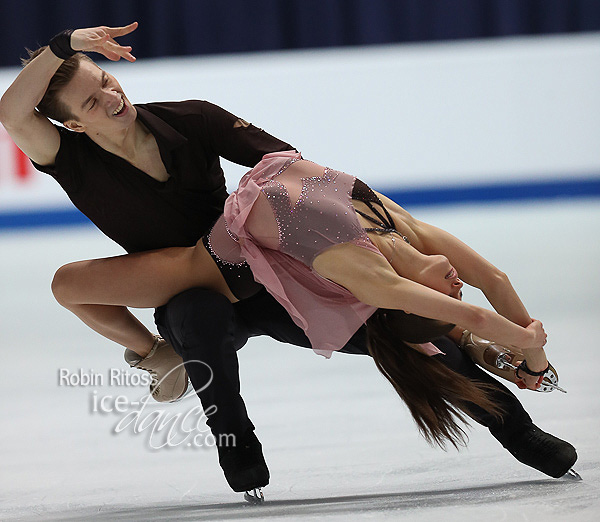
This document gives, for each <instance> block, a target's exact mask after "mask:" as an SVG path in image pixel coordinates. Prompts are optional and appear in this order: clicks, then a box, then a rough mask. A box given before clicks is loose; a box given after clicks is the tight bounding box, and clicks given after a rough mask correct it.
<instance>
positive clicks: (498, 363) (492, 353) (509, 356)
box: [483, 344, 567, 393]
mask: <svg viewBox="0 0 600 522" xmlns="http://www.w3.org/2000/svg"><path fill="white" fill-rule="evenodd" d="M513 359H514V354H513V353H511V352H510V351H508V350H507V349H506V348H504V347H502V346H498V345H496V344H490V345H489V346H488V347H487V348H486V349H485V350H484V351H483V360H484V361H485V362H486V363H487V364H489V365H490V366H494V367H496V368H498V369H499V370H509V369H510V370H516V369H517V366H515V365H514V364H513ZM548 364H549V366H548V371H547V372H546V375H544V379H543V380H542V385H541V386H540V387H539V388H538V389H537V390H535V391H537V392H541V393H549V392H551V391H553V390H558V391H560V392H562V393H567V390H565V389H564V388H561V387H560V386H558V372H557V371H556V368H554V366H552V365H551V364H550V363H548Z"/></svg>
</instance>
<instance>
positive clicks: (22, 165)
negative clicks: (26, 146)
mask: <svg viewBox="0 0 600 522" xmlns="http://www.w3.org/2000/svg"><path fill="white" fill-rule="evenodd" d="M13 157H14V160H15V174H16V176H17V179H19V180H21V181H26V180H27V179H28V178H31V175H32V171H31V163H30V162H29V158H28V157H27V156H26V155H25V153H24V152H23V151H22V150H21V149H20V148H19V147H17V146H16V145H13Z"/></svg>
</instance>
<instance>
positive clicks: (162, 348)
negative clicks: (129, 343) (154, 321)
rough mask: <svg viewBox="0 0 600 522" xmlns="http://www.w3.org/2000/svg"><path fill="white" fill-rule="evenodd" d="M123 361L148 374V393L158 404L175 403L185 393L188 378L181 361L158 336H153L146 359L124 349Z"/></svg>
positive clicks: (170, 347) (171, 348)
mask: <svg viewBox="0 0 600 522" xmlns="http://www.w3.org/2000/svg"><path fill="white" fill-rule="evenodd" d="M125 361H126V362H127V364H129V366H131V367H132V368H138V369H140V370H146V371H147V372H149V373H150V375H151V376H152V383H151V384H150V393H151V394H152V397H153V398H154V400H156V401H158V402H173V401H176V400H177V399H179V398H180V397H181V396H183V394H184V393H185V392H186V391H187V387H188V376H187V373H186V371H185V368H184V366H183V359H182V358H181V357H180V356H179V355H178V354H177V353H176V352H175V350H173V347H172V346H171V345H170V344H169V343H168V342H167V341H165V340H164V339H163V338H162V337H160V336H158V335H155V336H154V345H153V346H152V349H151V350H150V353H149V354H148V355H146V357H144V358H142V357H140V356H139V355H138V354H137V353H135V352H134V351H133V350H129V349H126V350H125Z"/></svg>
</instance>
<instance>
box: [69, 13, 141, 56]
mask: <svg viewBox="0 0 600 522" xmlns="http://www.w3.org/2000/svg"><path fill="white" fill-rule="evenodd" d="M137 26H138V23H137V22H133V23H132V24H129V25H126V26H125V27H106V26H100V27H92V28H89V29H77V30H75V31H73V34H71V47H72V48H73V50H74V51H86V52H95V53H100V54H102V55H103V56H105V57H106V58H108V59H109V60H112V61H114V62H116V61H119V60H120V59H121V58H124V59H125V60H127V61H129V62H134V61H135V57H134V56H133V55H132V54H131V50H132V48H131V46H129V45H125V46H122V45H119V44H118V43H117V42H115V40H114V39H115V38H117V37H118V36H124V35H126V34H129V33H131V32H133V31H135V30H136V29H137Z"/></svg>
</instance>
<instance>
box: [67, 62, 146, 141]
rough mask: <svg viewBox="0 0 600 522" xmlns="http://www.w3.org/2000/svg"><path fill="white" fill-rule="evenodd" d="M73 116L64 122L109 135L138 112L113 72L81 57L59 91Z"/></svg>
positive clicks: (91, 131)
mask: <svg viewBox="0 0 600 522" xmlns="http://www.w3.org/2000/svg"><path fill="white" fill-rule="evenodd" d="M60 98H61V100H62V101H63V103H65V104H66V105H67V107H69V109H70V111H71V113H72V114H73V116H74V119H72V120H68V121H66V122H64V124H65V126H66V127H67V128H69V129H71V130H74V131H77V132H86V133H87V134H88V135H90V136H92V135H96V134H103V135H111V134H114V133H116V132H119V131H120V130H124V129H127V128H129V127H130V126H131V125H132V124H133V123H134V122H135V118H136V116H137V112H136V110H135V107H133V105H131V103H130V102H129V100H128V99H127V98H126V96H125V94H124V93H123V89H122V88H121V86H120V85H119V82H117V80H116V79H115V77H114V76H112V75H110V74H108V73H107V72H106V71H103V70H102V69H100V68H99V67H98V66H97V65H96V64H94V63H92V62H88V61H87V60H82V61H81V63H80V64H79V69H78V70H77V72H76V73H75V76H74V77H73V79H72V80H71V81H70V82H69V83H68V84H67V85H66V86H65V87H64V88H63V90H62V91H61V92H60Z"/></svg>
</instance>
